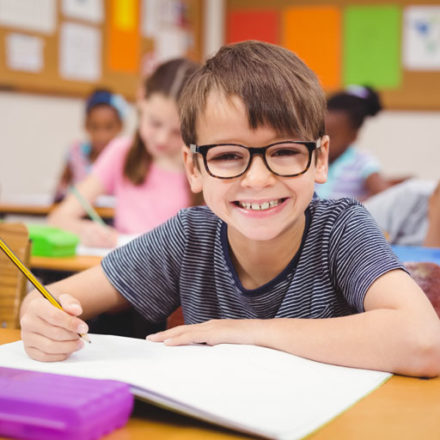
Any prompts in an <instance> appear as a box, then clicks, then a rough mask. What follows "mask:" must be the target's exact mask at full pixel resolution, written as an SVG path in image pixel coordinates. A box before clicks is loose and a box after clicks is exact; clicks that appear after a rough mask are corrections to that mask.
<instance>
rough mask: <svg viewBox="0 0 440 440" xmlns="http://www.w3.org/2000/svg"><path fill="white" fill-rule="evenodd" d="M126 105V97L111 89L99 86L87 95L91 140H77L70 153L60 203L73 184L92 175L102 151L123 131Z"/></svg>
mask: <svg viewBox="0 0 440 440" xmlns="http://www.w3.org/2000/svg"><path fill="white" fill-rule="evenodd" d="M126 108H127V103H126V102H125V100H124V98H123V97H122V96H121V95H117V94H114V93H112V92H111V91H110V90H107V89H97V90H95V91H94V92H93V93H92V94H91V95H90V96H89V97H88V98H87V101H86V108H85V119H84V128H85V131H86V133H87V139H86V140H84V141H76V142H74V143H73V144H72V145H71V146H70V148H69V150H68V152H67V157H66V162H65V165H64V169H63V171H62V173H61V178H60V181H59V183H58V185H57V188H56V192H55V201H56V202H59V201H61V200H62V199H63V198H64V197H65V196H66V194H67V191H68V188H69V186H70V185H72V184H77V183H79V182H81V181H82V180H84V179H85V178H86V177H87V176H88V174H89V173H90V171H91V169H92V164H93V163H94V162H95V160H96V159H97V158H98V156H99V155H100V153H102V151H103V150H104V148H105V147H106V146H107V145H108V144H109V142H110V141H111V140H113V139H114V138H115V137H116V136H118V135H119V134H120V133H121V131H122V129H123V125H124V118H125V115H126Z"/></svg>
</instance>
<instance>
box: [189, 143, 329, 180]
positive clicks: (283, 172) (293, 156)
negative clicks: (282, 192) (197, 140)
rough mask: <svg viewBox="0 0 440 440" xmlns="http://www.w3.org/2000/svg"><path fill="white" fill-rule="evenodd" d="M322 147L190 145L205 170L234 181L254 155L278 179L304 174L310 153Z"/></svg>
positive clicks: (314, 145)
mask: <svg viewBox="0 0 440 440" xmlns="http://www.w3.org/2000/svg"><path fill="white" fill-rule="evenodd" d="M320 147H321V139H318V140H317V141H316V142H308V141H282V142H275V143H273V144H270V145H267V146H265V147H259V148H256V147H246V146H245V145H240V144H212V145H199V146H197V145H195V144H191V145H190V150H191V152H192V153H200V154H201V155H202V156H203V163H204V164H205V169H206V171H207V172H208V173H209V174H210V175H211V176H212V177H217V178H218V179H233V178H235V177H239V176H241V175H243V174H244V173H245V172H246V171H247V170H248V169H249V167H250V165H251V163H252V158H253V157H254V155H256V154H260V155H261V156H262V157H263V161H264V163H265V164H266V167H267V168H268V170H269V171H271V172H272V173H274V174H276V175H277V176H281V177H295V176H299V175H300V174H304V173H305V172H306V171H307V170H308V169H309V167H310V163H311V161H312V153H313V151H314V150H317V149H318V148H320Z"/></svg>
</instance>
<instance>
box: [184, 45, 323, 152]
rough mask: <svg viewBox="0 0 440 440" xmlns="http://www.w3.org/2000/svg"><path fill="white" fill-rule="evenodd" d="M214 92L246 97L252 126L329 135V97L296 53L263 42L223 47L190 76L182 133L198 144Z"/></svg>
mask: <svg viewBox="0 0 440 440" xmlns="http://www.w3.org/2000/svg"><path fill="white" fill-rule="evenodd" d="M211 91H218V92H220V93H222V94H224V95H225V96H226V97H229V96H234V95H235V96H238V97H239V98H241V99H242V101H243V103H244V105H245V107H246V109H247V114H248V120H249V126H250V127H251V128H257V127H259V126H262V125H268V126H270V127H272V128H273V129H275V130H276V131H277V133H279V134H280V135H287V136H295V137H296V138H298V140H309V141H314V140H316V139H318V138H319V137H321V136H323V135H324V116H325V108H326V101H325V96H324V92H323V90H322V88H321V86H320V84H319V81H318V79H317V77H316V75H315V74H314V73H313V72H312V71H311V70H310V69H309V68H308V67H307V66H306V65H305V64H304V63H303V62H302V61H301V60H300V59H299V58H298V57H297V56H296V55H295V54H294V53H293V52H291V51H289V50H287V49H284V48H282V47H279V46H275V45H273V44H269V43H263V42H259V41H244V42H241V43H236V44H231V45H228V46H223V47H222V48H221V49H220V50H219V51H218V52H217V54H216V55H214V56H213V57H212V58H210V59H209V60H207V62H206V63H205V65H204V66H203V67H201V68H200V69H199V70H198V71H197V72H196V73H195V74H194V75H193V76H192V78H191V80H190V81H189V83H188V84H187V86H186V87H185V90H184V91H183V93H182V96H181V98H180V100H179V107H180V117H181V121H182V137H183V140H184V142H185V144H186V145H190V144H197V133H196V124H197V118H198V116H199V115H200V113H201V112H203V111H204V109H205V105H206V100H207V97H208V95H209V93H210V92H211Z"/></svg>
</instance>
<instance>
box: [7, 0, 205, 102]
mask: <svg viewBox="0 0 440 440" xmlns="http://www.w3.org/2000/svg"><path fill="white" fill-rule="evenodd" d="M11 2H16V3H15V4H12V3H11ZM19 2H21V5H19ZM86 4H88V5H89V6H90V7H89V10H88V11H86V12H87V14H88V16H86V14H85V12H84V11H81V8H83V9H84V6H85V5H86ZM11 5H12V6H11ZM15 5H17V7H15ZM35 5H38V7H39V8H40V10H37V9H36V10H35V11H34V12H33V13H34V14H38V13H47V10H48V9H47V8H49V9H50V11H51V12H52V16H53V20H52V22H53V23H52V24H53V25H52V27H51V26H50V25H49V24H48V25H47V29H44V28H43V27H42V28H41V29H35V26H39V25H38V23H37V21H35V20H34V19H33V17H32V14H31V15H30V17H28V18H29V22H32V21H34V25H32V24H31V25H30V27H29V28H26V23H25V24H24V25H23V24H22V23H20V25H19V26H16V25H15V23H14V20H15V19H16V18H17V16H18V14H20V13H21V11H20V8H25V7H30V8H32V7H35ZM96 6H99V10H98V9H97V8H96ZM94 7H95V9H93V8H94ZM2 8H3V9H2ZM44 8H46V10H44ZM66 8H67V9H66ZM69 8H70V9H69ZM75 8H76V9H75ZM160 8H162V9H160ZM164 8H168V10H164ZM202 8H203V4H202V0H151V1H149V0H90V1H87V0H86V1H84V0H38V1H35V0H0V47H1V50H0V90H11V91H24V92H36V93H44V94H55V95H64V96H78V97H84V96H86V95H88V94H89V93H90V92H91V91H92V90H93V89H95V88H96V87H105V88H109V89H111V90H112V91H114V92H117V93H120V94H122V95H124V96H125V97H126V98H127V99H128V100H133V99H134V98H135V94H136V89H137V87H138V84H139V80H140V77H141V76H142V75H143V74H144V73H145V71H147V69H148V65H149V64H150V65H151V58H152V53H155V57H156V59H157V58H159V60H165V59H166V58H167V57H168V58H173V57H176V56H187V57H189V58H191V59H193V60H195V61H200V60H201V57H202V32H201V29H202V22H201V21H202V13H203V11H202ZM42 9H43V10H42ZM150 12H151V17H149V16H148V14H149V13H150ZM2 13H3V14H4V15H3V16H2V15H1V14H2ZM26 13H29V10H28V11H26ZM14 14H15V15H14ZM153 14H154V17H153ZM9 16H11V17H12V18H11V19H10V20H11V21H10V22H8V20H9ZM2 17H3V18H2ZM5 17H6V19H5ZM18 20H20V18H19V19H18ZM23 21H26V20H25V18H23ZM48 21H50V20H48ZM10 23H12V24H10ZM35 23H37V24H35ZM32 26H34V28H32ZM42 26H43V25H42ZM158 46H160V47H159V48H158ZM158 50H160V54H159V55H158ZM95 55H96V56H95ZM69 57H70V58H69Z"/></svg>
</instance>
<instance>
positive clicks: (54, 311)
mask: <svg viewBox="0 0 440 440" xmlns="http://www.w3.org/2000/svg"><path fill="white" fill-rule="evenodd" d="M38 317H39V318H40V319H42V320H43V321H46V323H47V324H49V325H51V326H55V327H61V328H63V329H65V330H68V331H71V332H74V333H81V334H82V333H87V332H88V327H87V324H86V323H85V322H84V321H82V320H81V319H79V318H76V317H75V316H72V315H70V314H69V313H66V312H65V311H64V310H61V309H58V308H57V307H54V306H53V305H52V304H49V302H48V303H47V306H46V309H45V310H44V312H43V313H39V314H38Z"/></svg>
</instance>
